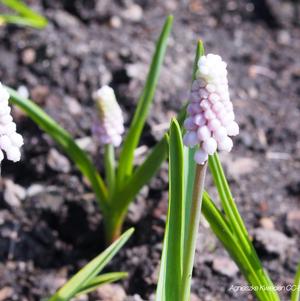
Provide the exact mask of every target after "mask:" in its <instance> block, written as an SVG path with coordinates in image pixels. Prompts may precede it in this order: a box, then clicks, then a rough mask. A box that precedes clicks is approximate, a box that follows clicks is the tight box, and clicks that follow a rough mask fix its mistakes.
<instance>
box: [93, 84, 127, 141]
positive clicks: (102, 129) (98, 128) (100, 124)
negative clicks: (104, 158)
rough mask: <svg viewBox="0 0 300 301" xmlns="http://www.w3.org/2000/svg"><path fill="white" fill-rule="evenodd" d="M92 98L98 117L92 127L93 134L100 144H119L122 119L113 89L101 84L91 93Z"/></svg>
mask: <svg viewBox="0 0 300 301" xmlns="http://www.w3.org/2000/svg"><path fill="white" fill-rule="evenodd" d="M93 99H94V100H95V102H96V106H97V110H98V118H97V120H95V122H94V124H93V127H92V132H93V136H94V137H95V138H96V139H97V140H98V142H99V144H100V145H105V144H112V145H114V146H115V147H117V146H119V145H120V144H121V142H122V134H123V133H124V125H123V124H124V119H123V116H122V110H121V108H120V106H119V104H118V102H117V100H116V96H115V93H114V90H113V89H112V88H111V87H109V86H103V87H102V88H101V89H99V90H98V91H96V92H95V93H93Z"/></svg>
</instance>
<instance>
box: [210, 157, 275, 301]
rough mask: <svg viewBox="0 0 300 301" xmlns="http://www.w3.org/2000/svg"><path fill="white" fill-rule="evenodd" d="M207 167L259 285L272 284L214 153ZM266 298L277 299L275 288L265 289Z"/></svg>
mask: <svg viewBox="0 0 300 301" xmlns="http://www.w3.org/2000/svg"><path fill="white" fill-rule="evenodd" d="M208 162H209V168H210V171H211V173H212V175H213V179H214V183H215V185H216V187H217V190H218V193H219V196H220V199H221V203H222V207H223V209H224V211H225V214H226V217H227V218H228V222H229V225H230V227H231V228H232V231H233V233H234V235H235V236H236V237H237V239H238V241H239V242H240V244H241V247H242V248H243V249H244V252H245V254H247V256H248V257H249V260H251V264H252V266H253V268H254V269H255V271H256V274H257V275H258V277H259V278H260V281H261V285H265V286H269V287H271V286H273V287H274V284H273V282H272V281H271V279H270V277H269V275H268V274H267V272H266V271H265V270H264V268H263V266H262V264H261V261H260V260H259V258H258V256H257V253H256V250H255V248H254V246H253V244H252V242H251V241H250V239H249V235H248V232H247V229H246V227H245V224H244V222H243V219H242V217H241V216H240V214H239V211H238V209H237V205H236V203H235V201H234V199H233V197H232V194H231V191H230V188H229V185H228V182H227V179H226V177H225V174H224V171H223V168H222V165H221V162H220V160H219V156H218V154H217V153H215V154H214V155H213V156H209V161H208ZM267 295H268V298H270V300H279V296H278V293H277V292H276V290H268V291H267Z"/></svg>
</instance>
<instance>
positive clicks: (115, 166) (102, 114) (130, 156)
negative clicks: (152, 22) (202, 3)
mask: <svg viewBox="0 0 300 301" xmlns="http://www.w3.org/2000/svg"><path fill="white" fill-rule="evenodd" d="M172 23H173V17H172V16H169V17H168V18H167V19H166V21H165V24H164V26H163V29H162V32H161V34H160V37H159V39H158V41H157V45H156V49H155V52H154V55H153V58H152V62H151V66H150V69H149V73H148V77H147V80H146V84H145V87H144V89H143V91H142V93H141V96H140V99H139V102H138V105H137V108H136V111H135V113H134V116H133V118H132V121H131V124H130V126H129V129H128V131H127V133H126V134H125V135H124V143H123V145H121V142H122V139H121V135H122V134H123V132H124V128H123V117H122V113H121V111H120V108H119V106H118V104H117V102H116V98H115V95H114V92H113V90H112V89H111V88H110V87H108V86H105V87H102V88H101V89H100V90H98V91H96V92H95V93H94V94H93V99H94V101H95V102H96V106H97V111H98V120H97V121H96V122H95V123H94V125H93V129H92V132H93V136H94V138H95V139H96V141H97V142H98V143H99V146H100V145H101V146H104V148H105V151H104V166H105V178H102V176H101V174H100V172H99V171H98V170H97V168H96V167H95V165H94V164H93V162H92V161H91V159H90V158H89V156H88V155H87V153H86V152H85V151H83V150H82V149H81V148H80V147H79V146H78V145H77V143H76V142H75V140H74V139H73V138H72V137H71V135H70V134H69V133H68V132H67V131H66V130H65V129H63V128H62V127H61V126H59V125H58V124H57V123H56V122H55V120H53V119H52V118H51V117H50V116H48V115H47V114H46V113H45V112H44V111H43V110H42V109H41V108H40V107H39V106H38V105H36V104H35V103H34V102H33V101H30V100H29V99H26V98H24V97H21V96H20V95H19V94H18V93H17V92H16V91H15V90H13V89H11V88H8V87H7V91H8V92H9V94H10V97H11V102H12V103H13V104H16V105H17V106H19V107H20V108H21V109H22V110H24V111H25V112H26V113H27V114H28V116H29V117H30V118H31V119H32V120H33V121H34V122H36V123H37V124H38V125H39V126H40V128H41V129H43V130H44V131H45V132H46V133H48V134H49V135H50V136H51V137H52V138H53V139H54V140H55V141H56V142H57V143H58V144H59V145H60V147H61V148H62V149H63V150H64V151H65V152H66V153H67V154H68V156H69V157H70V159H71V160H73V161H74V163H75V164H76V165H77V167H78V168H79V170H80V171H81V173H82V175H83V176H84V177H86V178H87V179H88V181H89V182H90V184H91V188H92V189H93V191H94V193H95V196H96V199H97V201H98V204H99V208H100V210H101V212H102V215H103V222H104V229H105V237H106V242H107V243H111V242H113V241H114V240H115V239H117V238H118V237H119V236H120V234H121V232H122V226H123V223H124V220H125V217H126V214H127V210H128V207H129V205H130V203H131V202H132V201H133V200H134V199H135V197H136V195H137V194H138V193H139V191H140V189H141V188H142V187H143V186H144V185H145V184H146V183H147V182H148V181H149V180H150V179H151V178H152V177H153V176H154V174H155V173H156V172H157V170H158V169H159V167H160V165H161V163H162V162H163V161H164V160H165V158H166V154H167V149H168V145H167V141H166V140H165V139H163V140H162V141H161V142H159V143H158V145H157V147H156V148H155V149H154V150H153V151H150V153H149V155H148V156H147V157H146V159H145V161H144V162H143V163H142V164H141V165H140V166H137V167H136V166H135V165H134V151H135V149H136V148H137V146H138V144H139V141H140V137H141V134H142V131H143V128H144V125H145V122H146V119H147V116H148V114H149V110H150V107H151V104H152V102H153V98H154V94H155V89H156V86H157V82H158V78H159V73H160V69H161V65H162V63H163V59H164V56H165V52H166V48H167V40H168V36H169V34H170V31H171V27H172ZM115 147H120V156H119V158H118V160H116V158H115Z"/></svg>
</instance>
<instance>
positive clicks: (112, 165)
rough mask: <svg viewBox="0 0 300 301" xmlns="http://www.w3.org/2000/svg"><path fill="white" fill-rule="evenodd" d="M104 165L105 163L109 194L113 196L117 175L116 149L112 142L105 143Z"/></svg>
mask: <svg viewBox="0 0 300 301" xmlns="http://www.w3.org/2000/svg"><path fill="white" fill-rule="evenodd" d="M104 165H105V175H106V181H107V186H108V191H109V196H111V195H112V194H113V191H114V188H115V177H116V173H115V169H116V162H115V149H114V146H113V145H112V144H106V145H105V150H104Z"/></svg>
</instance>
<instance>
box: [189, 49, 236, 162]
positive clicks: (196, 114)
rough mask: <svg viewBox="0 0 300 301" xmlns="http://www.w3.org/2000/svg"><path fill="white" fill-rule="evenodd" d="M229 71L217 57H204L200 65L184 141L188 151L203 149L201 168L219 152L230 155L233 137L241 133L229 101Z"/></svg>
mask: <svg viewBox="0 0 300 301" xmlns="http://www.w3.org/2000/svg"><path fill="white" fill-rule="evenodd" d="M226 67H227V65H226V63H225V62H224V61H222V58H221V57H220V56H219V55H215V54H208V55H206V56H201V57H200V59H199V61H198V71H197V74H196V79H195V80H194V82H193V84H192V89H191V94H190V104H189V105H188V107H187V113H188V116H187V118H186V120H185V122H184V127H185V129H186V134H185V135H184V138H183V142H184V144H185V145H186V146H188V147H194V146H196V145H199V149H198V150H197V151H196V153H195V157H194V159H195V161H196V162H197V163H198V164H204V163H205V162H206V161H207V159H208V156H209V155H212V154H213V153H214V152H215V151H216V150H217V149H218V150H222V151H227V152H230V151H231V149H232V147H233V142H232V140H231V138H230V136H236V135H238V133H239V126H238V124H237V123H236V122H235V116H234V112H233V105H232V102H231V101H230V98H229V91H228V81H227V69H226Z"/></svg>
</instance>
